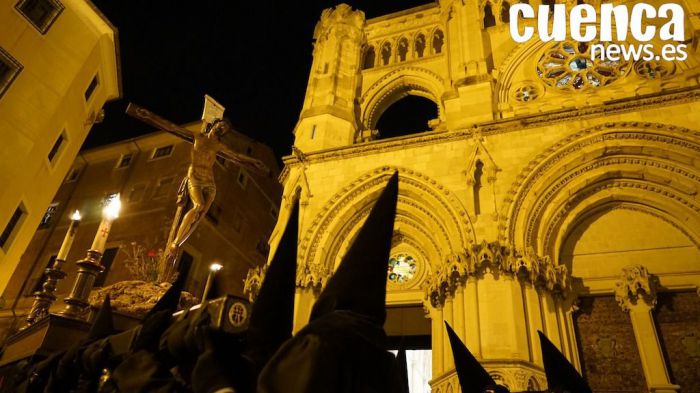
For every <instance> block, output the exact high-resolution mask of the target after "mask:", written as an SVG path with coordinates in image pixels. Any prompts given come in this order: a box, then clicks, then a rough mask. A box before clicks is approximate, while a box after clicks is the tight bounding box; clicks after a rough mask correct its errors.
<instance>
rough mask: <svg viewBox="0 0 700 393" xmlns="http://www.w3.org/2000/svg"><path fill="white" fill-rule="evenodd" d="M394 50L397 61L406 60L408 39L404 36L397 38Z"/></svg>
mask: <svg viewBox="0 0 700 393" xmlns="http://www.w3.org/2000/svg"><path fill="white" fill-rule="evenodd" d="M396 51H397V53H398V55H399V61H406V55H407V54H408V40H407V39H406V38H401V39H400V40H399V44H398V46H397V48H396Z"/></svg>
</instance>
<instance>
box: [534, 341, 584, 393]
mask: <svg viewBox="0 0 700 393" xmlns="http://www.w3.org/2000/svg"><path fill="white" fill-rule="evenodd" d="M537 333H538V334H539V335H540V345H541V347H542V360H543V362H544V372H545V374H547V386H548V388H549V391H550V392H569V393H591V388H590V387H588V384H587V383H586V381H585V380H584V379H583V377H581V374H579V373H578V371H577V370H576V368H575V367H574V366H573V365H572V364H571V363H569V360H568V359H567V358H566V357H565V356H564V354H562V353H561V352H559V349H557V347H556V346H554V344H552V342H551V341H549V339H548V338H547V336H545V335H544V333H542V332H540V331H537Z"/></svg>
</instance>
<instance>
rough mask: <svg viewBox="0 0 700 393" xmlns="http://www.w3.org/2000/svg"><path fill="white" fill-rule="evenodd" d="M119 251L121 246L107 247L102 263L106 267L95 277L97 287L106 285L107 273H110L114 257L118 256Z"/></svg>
mask: <svg viewBox="0 0 700 393" xmlns="http://www.w3.org/2000/svg"><path fill="white" fill-rule="evenodd" d="M117 251H119V247H112V248H108V249H106V250H105V252H104V254H102V259H101V260H100V263H101V264H102V266H103V267H104V270H103V271H102V273H100V274H98V275H97V277H96V278H95V286H96V287H101V286H104V285H105V281H107V274H109V269H110V268H111V267H112V263H114V258H115V257H116V256H117Z"/></svg>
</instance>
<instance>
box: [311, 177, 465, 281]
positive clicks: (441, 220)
mask: <svg viewBox="0 0 700 393" xmlns="http://www.w3.org/2000/svg"><path fill="white" fill-rule="evenodd" d="M397 170H398V172H399V198H398V205H397V217H396V224H395V234H400V236H401V237H402V241H404V242H406V243H407V244H409V245H411V247H412V248H413V249H415V250H418V251H419V252H420V254H421V257H422V258H424V259H425V261H426V266H427V267H428V268H431V267H432V266H435V265H438V264H440V263H443V262H444V261H445V260H446V259H447V257H448V256H449V255H451V253H457V252H461V251H463V250H465V249H467V248H468V246H469V245H470V244H472V243H473V242H474V241H475V239H474V232H473V228H472V225H471V219H470V217H469V215H468V213H467V211H466V210H465V209H464V207H463V206H462V204H461V203H460V202H459V200H458V199H457V198H456V197H455V196H454V195H452V193H450V192H449V191H448V190H447V189H446V188H445V187H443V186H442V185H440V184H439V183H437V182H436V181H435V180H432V179H430V178H429V177H427V176H425V175H423V174H421V173H418V172H416V171H414V170H410V169H404V168H398V167H389V166H387V167H380V168H377V169H375V170H373V171H370V172H368V173H366V174H365V175H363V176H360V177H359V178H357V179H356V180H354V181H353V182H351V183H350V184H348V185H346V186H345V187H343V188H342V189H341V190H340V191H339V192H338V193H337V194H336V195H335V196H333V197H332V198H331V199H330V200H329V201H328V202H327V204H326V205H325V206H324V207H323V208H322V209H321V211H320V212H319V213H318V215H317V216H316V217H315V218H314V221H313V222H312V223H311V225H310V226H309V227H308V230H307V231H306V232H305V233H304V235H303V238H302V239H301V242H300V247H299V251H300V261H301V263H300V269H301V270H302V271H303V272H304V273H306V272H309V271H313V272H319V273H317V274H316V276H317V277H316V278H315V279H320V280H322V279H323V277H326V276H327V275H328V274H330V273H331V272H332V271H333V269H334V267H335V266H336V264H337V263H338V261H339V260H340V258H341V257H342V255H343V254H344V252H345V250H346V249H347V247H348V245H349V243H350V241H351V240H350V239H352V238H353V237H354V235H355V233H356V232H357V230H359V228H360V227H361V225H362V223H363V222H364V219H365V218H366V216H367V215H368V214H369V211H370V209H371V208H372V206H373V205H374V201H375V200H376V198H377V196H378V195H379V193H380V192H381V190H382V189H383V187H384V185H385V184H386V182H387V180H388V179H389V177H390V176H391V175H392V174H393V173H394V172H395V171H397ZM302 275H303V274H302Z"/></svg>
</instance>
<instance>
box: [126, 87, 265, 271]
mask: <svg viewBox="0 0 700 393" xmlns="http://www.w3.org/2000/svg"><path fill="white" fill-rule="evenodd" d="M126 113H127V114H128V115H130V116H132V117H134V118H136V119H139V120H141V121H143V122H144V123H146V124H149V125H151V126H154V127H156V128H159V129H161V130H163V131H166V132H169V133H171V134H173V135H175V136H177V137H180V138H182V139H184V140H186V141H188V142H190V143H192V144H193V146H192V153H191V161H190V166H189V169H188V170H187V176H185V178H184V179H183V181H182V183H181V185H180V189H179V191H178V202H177V204H178V208H177V212H176V213H175V218H174V220H173V225H172V227H171V228H170V235H169V236H168V242H167V244H166V249H165V252H164V253H163V258H164V262H165V264H164V266H166V268H167V269H169V271H170V272H174V271H175V258H176V257H177V254H178V252H179V250H180V247H182V245H183V244H184V243H185V241H186V240H187V238H189V237H190V235H191V234H192V233H193V232H194V230H195V229H196V228H197V225H198V224H199V222H200V221H201V220H202V218H203V217H204V215H205V214H206V212H207V210H209V207H210V206H211V204H212V202H214V197H215V196H216V184H215V183H214V162H215V161H216V158H217V156H218V157H221V158H223V159H225V160H228V161H231V162H233V163H235V164H237V165H240V166H241V167H243V168H246V169H248V170H250V171H252V172H254V173H258V174H265V175H267V174H269V173H270V170H269V169H268V168H267V166H266V165H265V164H263V163H262V162H261V161H260V160H256V159H254V158H251V157H248V156H246V155H245V154H242V153H241V152H239V151H237V150H236V148H235V147H234V140H233V136H232V133H231V132H230V131H231V130H232V128H231V125H230V124H229V123H228V121H226V120H223V113H224V107H223V106H221V104H219V103H218V102H216V101H215V100H214V99H213V98H211V97H209V96H204V113H203V114H202V126H201V128H200V129H199V131H191V130H188V129H186V128H184V127H181V126H179V125H177V124H175V123H172V122H170V121H168V120H166V119H164V118H162V117H160V116H158V115H156V114H154V113H152V112H150V111H149V110H147V109H144V108H142V107H140V106H138V105H135V104H133V103H129V106H127V108H126ZM188 202H191V205H192V207H191V208H190V209H189V210H187V212H185V213H184V215H183V212H184V210H185V207H186V206H187V204H188ZM170 269H172V270H170Z"/></svg>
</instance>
